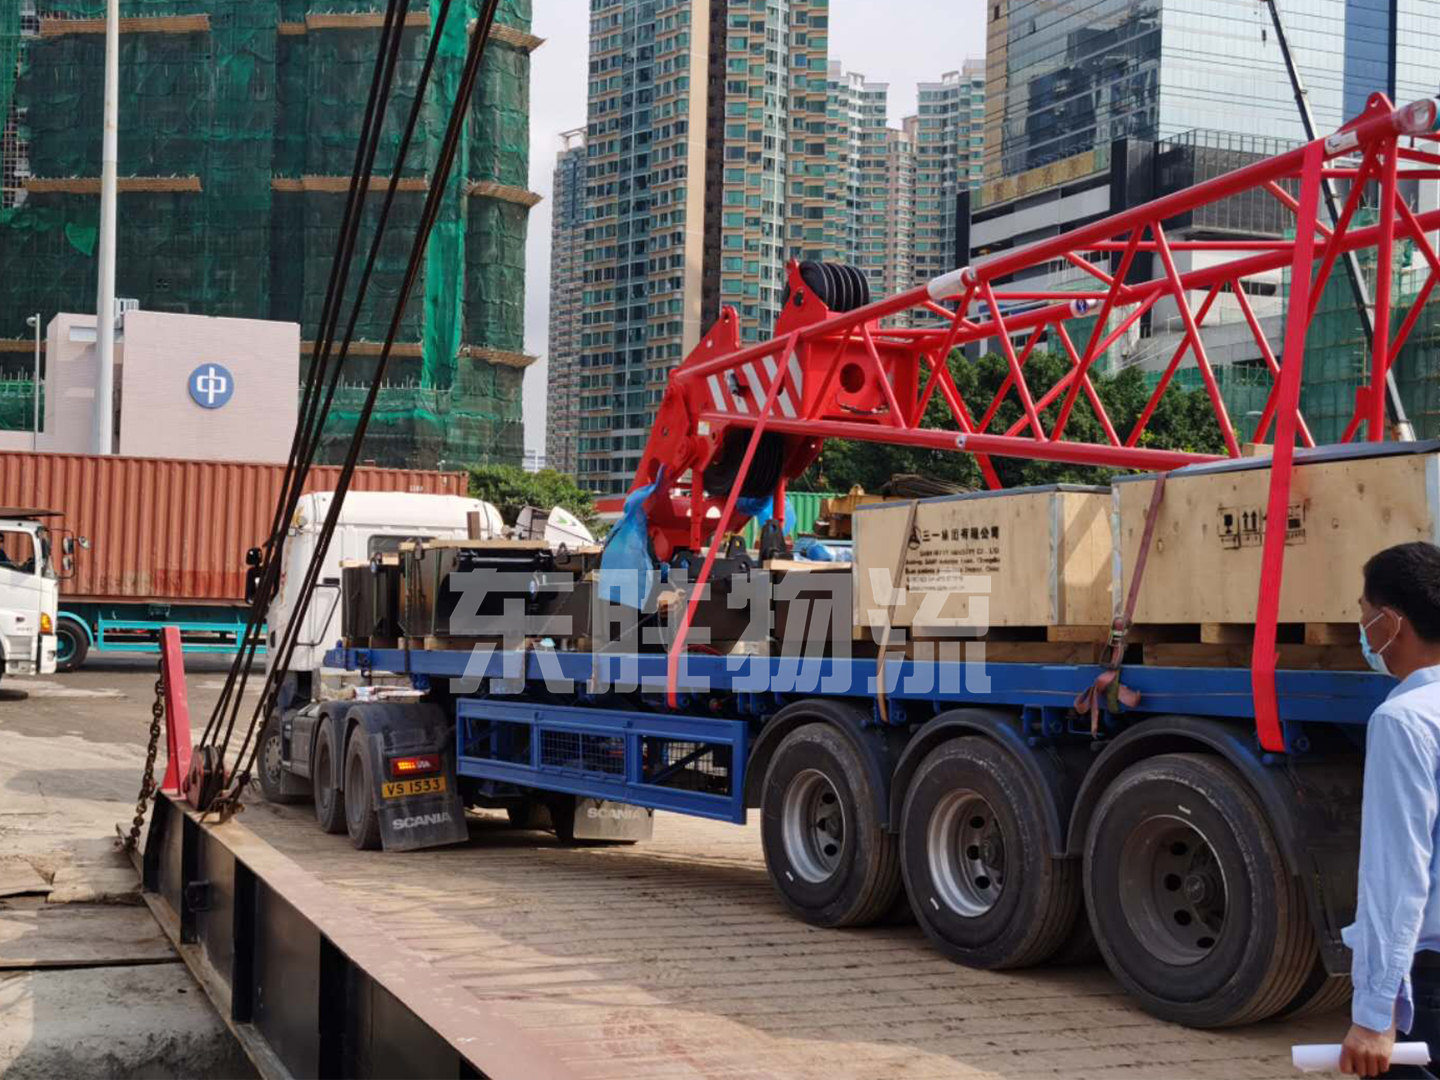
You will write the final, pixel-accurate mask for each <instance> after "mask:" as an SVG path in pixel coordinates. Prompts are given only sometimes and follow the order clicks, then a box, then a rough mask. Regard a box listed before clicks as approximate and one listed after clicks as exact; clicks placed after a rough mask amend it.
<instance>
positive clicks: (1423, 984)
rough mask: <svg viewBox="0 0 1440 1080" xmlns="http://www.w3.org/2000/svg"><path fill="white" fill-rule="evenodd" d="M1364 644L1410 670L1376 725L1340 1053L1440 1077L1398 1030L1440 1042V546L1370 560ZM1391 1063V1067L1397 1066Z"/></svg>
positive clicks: (1398, 1073)
mask: <svg viewBox="0 0 1440 1080" xmlns="http://www.w3.org/2000/svg"><path fill="white" fill-rule="evenodd" d="M1360 613H1361V617H1360V647H1361V649H1362V650H1363V651H1364V653H1365V659H1366V660H1367V661H1368V662H1369V663H1370V666H1371V667H1372V668H1374V669H1375V670H1376V671H1379V672H1381V673H1384V674H1389V675H1394V676H1395V677H1396V678H1397V679H1399V680H1400V683H1399V685H1398V686H1396V687H1395V688H1394V689H1393V690H1392V691H1391V692H1390V695H1389V696H1388V697H1387V698H1386V699H1385V701H1384V703H1382V704H1381V705H1380V707H1379V708H1377V709H1376V710H1375V712H1374V714H1373V715H1372V716H1371V717H1370V725H1369V728H1368V729H1367V731H1366V734H1365V794H1364V798H1363V801H1362V805H1361V828H1360V891H1359V896H1358V898H1357V901H1356V910H1355V922H1354V923H1353V924H1352V925H1350V926H1347V927H1346V928H1345V931H1344V938H1345V944H1347V945H1349V946H1350V949H1351V950H1352V952H1353V955H1354V960H1353V963H1352V966H1351V980H1352V981H1353V983H1354V985H1355V997H1354V1002H1353V1004H1352V1006H1351V1013H1350V1015H1351V1019H1352V1021H1353V1024H1352V1026H1351V1028H1350V1032H1349V1034H1347V1035H1346V1036H1345V1043H1344V1047H1343V1049H1342V1050H1341V1055H1340V1068H1341V1071H1342V1072H1345V1073H1350V1074H1354V1075H1357V1076H1380V1077H1387V1078H1389V1077H1433V1076H1440V1066H1432V1068H1434V1069H1436V1071H1430V1070H1427V1069H1424V1068H1420V1067H1419V1066H1405V1065H1397V1066H1395V1067H1393V1068H1391V1067H1390V1055H1391V1052H1392V1051H1393V1050H1394V1047H1395V1041H1396V1032H1397V1031H1399V1032H1403V1033H1404V1035H1403V1039H1404V1040H1405V1041H1414V1042H1426V1043H1429V1044H1430V1046H1431V1058H1432V1060H1433V1059H1434V1057H1435V1054H1436V1053H1437V1052H1440V835H1437V827H1440V548H1437V547H1436V546H1435V545H1433V544H1424V543H1412V544H1400V545H1398V546H1396V547H1392V548H1387V549H1386V550H1384V551H1382V552H1380V553H1379V554H1378V555H1375V556H1374V557H1372V558H1371V559H1370V561H1369V562H1367V563H1366V564H1365V592H1364V595H1363V596H1361V598H1360ZM1387 1070H1388V1071H1387Z"/></svg>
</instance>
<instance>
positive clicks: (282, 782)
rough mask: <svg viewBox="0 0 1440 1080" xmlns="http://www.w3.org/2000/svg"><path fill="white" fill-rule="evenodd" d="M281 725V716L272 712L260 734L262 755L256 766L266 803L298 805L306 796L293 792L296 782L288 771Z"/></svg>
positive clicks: (260, 754)
mask: <svg viewBox="0 0 1440 1080" xmlns="http://www.w3.org/2000/svg"><path fill="white" fill-rule="evenodd" d="M280 725H281V721H280V714H279V713H278V712H274V711H272V712H271V713H270V717H269V719H267V720H266V721H265V727H264V729H263V730H262V731H261V732H260V753H259V758H258V760H257V762H256V765H257V766H258V770H257V776H258V777H259V780H260V791H261V793H262V794H263V795H264V796H265V801H266V802H271V803H275V804H277V805H284V804H287V803H298V802H300V801H301V799H303V798H304V796H303V795H301V794H299V793H298V792H296V791H294V790H293V788H294V787H295V780H294V778H292V777H291V776H290V775H289V773H288V772H287V771H286V768H285V742H284V735H283V733H282V731H281V726H280Z"/></svg>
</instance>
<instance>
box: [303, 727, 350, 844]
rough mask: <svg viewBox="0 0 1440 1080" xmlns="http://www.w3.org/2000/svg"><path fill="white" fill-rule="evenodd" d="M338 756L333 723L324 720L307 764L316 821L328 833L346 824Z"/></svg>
mask: <svg viewBox="0 0 1440 1080" xmlns="http://www.w3.org/2000/svg"><path fill="white" fill-rule="evenodd" d="M339 779H340V755H339V754H337V753H336V752H335V725H334V724H333V723H332V722H331V721H330V720H329V719H325V720H322V721H321V722H320V732H319V734H318V735H316V737H315V758H314V760H313V761H312V762H311V763H310V784H311V790H312V792H313V795H314V801H315V820H316V822H318V823H319V825H320V828H322V829H324V830H325V831H326V832H327V833H342V832H344V831H345V829H346V825H345V792H344V791H343V790H342V789H341V788H340V787H339V786H338V784H337V781H338V780H339Z"/></svg>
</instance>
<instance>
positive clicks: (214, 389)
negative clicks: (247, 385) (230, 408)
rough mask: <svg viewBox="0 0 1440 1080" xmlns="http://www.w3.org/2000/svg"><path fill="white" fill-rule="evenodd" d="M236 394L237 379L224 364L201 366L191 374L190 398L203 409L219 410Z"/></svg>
mask: <svg viewBox="0 0 1440 1080" xmlns="http://www.w3.org/2000/svg"><path fill="white" fill-rule="evenodd" d="M233 393H235V377H234V376H233V375H231V374H230V369H229V368H227V367H225V366H224V365H223V364H201V365H200V366H199V367H197V368H196V369H195V370H194V371H192V372H191V373H190V396H191V397H192V398H193V399H194V400H195V404H196V405H199V406H200V407H201V408H202V409H218V408H220V407H221V406H223V405H224V404H225V403H226V402H227V401H229V400H230V395H231V394H233Z"/></svg>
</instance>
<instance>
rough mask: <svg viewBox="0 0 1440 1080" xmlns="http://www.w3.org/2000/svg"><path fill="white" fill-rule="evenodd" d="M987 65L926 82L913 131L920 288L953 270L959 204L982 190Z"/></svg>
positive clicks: (973, 64)
mask: <svg viewBox="0 0 1440 1080" xmlns="http://www.w3.org/2000/svg"><path fill="white" fill-rule="evenodd" d="M985 97H986V88H985V61H983V60H966V61H965V64H964V66H963V67H962V68H961V70H959V71H951V72H947V73H946V74H945V75H943V76H942V77H941V79H940V81H939V82H922V83H921V84H920V86H919V105H918V108H917V110H916V112H917V115H916V117H915V122H914V123H913V124H912V125H911V129H912V130H913V131H914V152H915V261H914V278H913V280H914V281H915V282H916V283H919V282H923V281H928V280H930V279H931V278H933V277H936V276H937V275H939V274H943V273H945V272H946V271H949V270H953V269H955V262H956V259H955V254H956V252H955V248H956V204H957V200H958V196H959V194H960V192H961V191H965V190H968V189H969V188H971V187H973V186H976V185H978V183H979V182H980V170H981V164H982V153H983V146H984V119H985Z"/></svg>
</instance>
